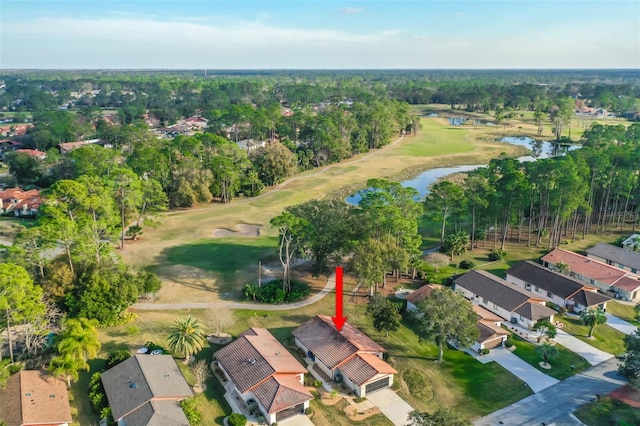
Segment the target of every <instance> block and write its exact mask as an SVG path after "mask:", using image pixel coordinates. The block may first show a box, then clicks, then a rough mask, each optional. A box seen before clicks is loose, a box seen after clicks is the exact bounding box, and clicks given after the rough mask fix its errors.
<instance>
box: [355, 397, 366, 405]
mask: <svg viewBox="0 0 640 426" xmlns="http://www.w3.org/2000/svg"><path fill="white" fill-rule="evenodd" d="M366 400H367V398H365V397H364V396H357V397H355V398H353V402H355V403H356V404H358V403H360V402H362V401H366Z"/></svg>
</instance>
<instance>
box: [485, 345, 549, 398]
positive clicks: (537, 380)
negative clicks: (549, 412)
mask: <svg viewBox="0 0 640 426" xmlns="http://www.w3.org/2000/svg"><path fill="white" fill-rule="evenodd" d="M476 359H477V360H478V361H480V362H481V363H483V364H486V363H488V362H491V361H495V362H497V363H498V364H500V365H501V366H503V367H504V368H505V369H507V370H508V371H509V372H511V374H513V375H514V376H516V377H518V378H519V379H520V380H522V381H524V382H525V383H526V384H528V385H529V387H530V388H531V390H532V391H534V392H536V393H538V392H540V391H542V390H543V389H546V388H548V387H549V386H553V385H555V384H556V383H558V379H554V378H553V377H551V376H547V375H546V374H544V373H543V372H541V371H540V370H538V369H536V368H534V367H533V366H532V365H530V364H529V363H527V362H525V361H523V360H522V359H521V358H520V357H518V356H517V355H514V354H513V353H511V352H510V351H508V350H507V349H505V348H496V349H491V352H489V354H487V355H482V356H479V357H477V358H476Z"/></svg>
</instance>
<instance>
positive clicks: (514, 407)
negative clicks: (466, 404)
mask: <svg viewBox="0 0 640 426" xmlns="http://www.w3.org/2000/svg"><path fill="white" fill-rule="evenodd" d="M617 370H618V367H617V361H616V359H615V358H613V359H609V360H607V361H605V362H603V363H600V364H598V365H597V366H595V367H592V368H590V369H589V370H587V371H584V372H582V373H580V374H577V375H575V376H573V377H570V378H568V379H566V380H564V381H562V382H560V383H558V384H556V385H553V386H551V387H548V388H547V389H545V390H543V391H542V392H539V393H537V394H534V395H531V396H528V397H527V398H524V399H522V400H520V401H518V402H516V403H514V404H511V405H510V406H508V407H505V408H503V409H501V410H498V411H496V412H494V413H491V414H489V415H488V416H485V417H482V418H480V419H478V420H476V421H475V422H474V424H475V425H477V426H488V425H491V426H493V425H509V426H515V425H542V424H547V425H551V424H556V425H574V424H575V425H578V424H581V423H580V422H578V421H577V420H576V419H575V418H574V417H573V416H572V415H571V413H573V412H574V411H575V410H576V409H578V407H580V406H582V405H584V404H586V403H588V402H591V401H593V400H594V399H595V397H596V394H600V395H605V394H607V393H609V392H611V391H612V390H614V389H616V388H618V387H620V386H622V385H624V384H625V381H624V380H622V379H621V378H619V377H618V376H617V374H616V373H617Z"/></svg>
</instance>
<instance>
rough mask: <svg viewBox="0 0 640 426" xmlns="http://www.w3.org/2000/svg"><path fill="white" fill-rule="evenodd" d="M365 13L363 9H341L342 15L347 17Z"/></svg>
mask: <svg viewBox="0 0 640 426" xmlns="http://www.w3.org/2000/svg"><path fill="white" fill-rule="evenodd" d="M363 11H364V9H363V8H361V7H345V8H344V9H340V13H344V14H346V15H354V14H356V13H362V12H363Z"/></svg>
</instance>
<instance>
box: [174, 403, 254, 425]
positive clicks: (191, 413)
mask: <svg viewBox="0 0 640 426" xmlns="http://www.w3.org/2000/svg"><path fill="white" fill-rule="evenodd" d="M180 407H182V411H184V415H185V416H186V418H187V420H188V421H189V426H200V425H201V424H202V415H201V414H200V412H199V411H198V408H197V407H196V400H195V399H193V398H187V399H183V400H182V401H180ZM245 422H246V421H245ZM229 424H231V423H229Z"/></svg>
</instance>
